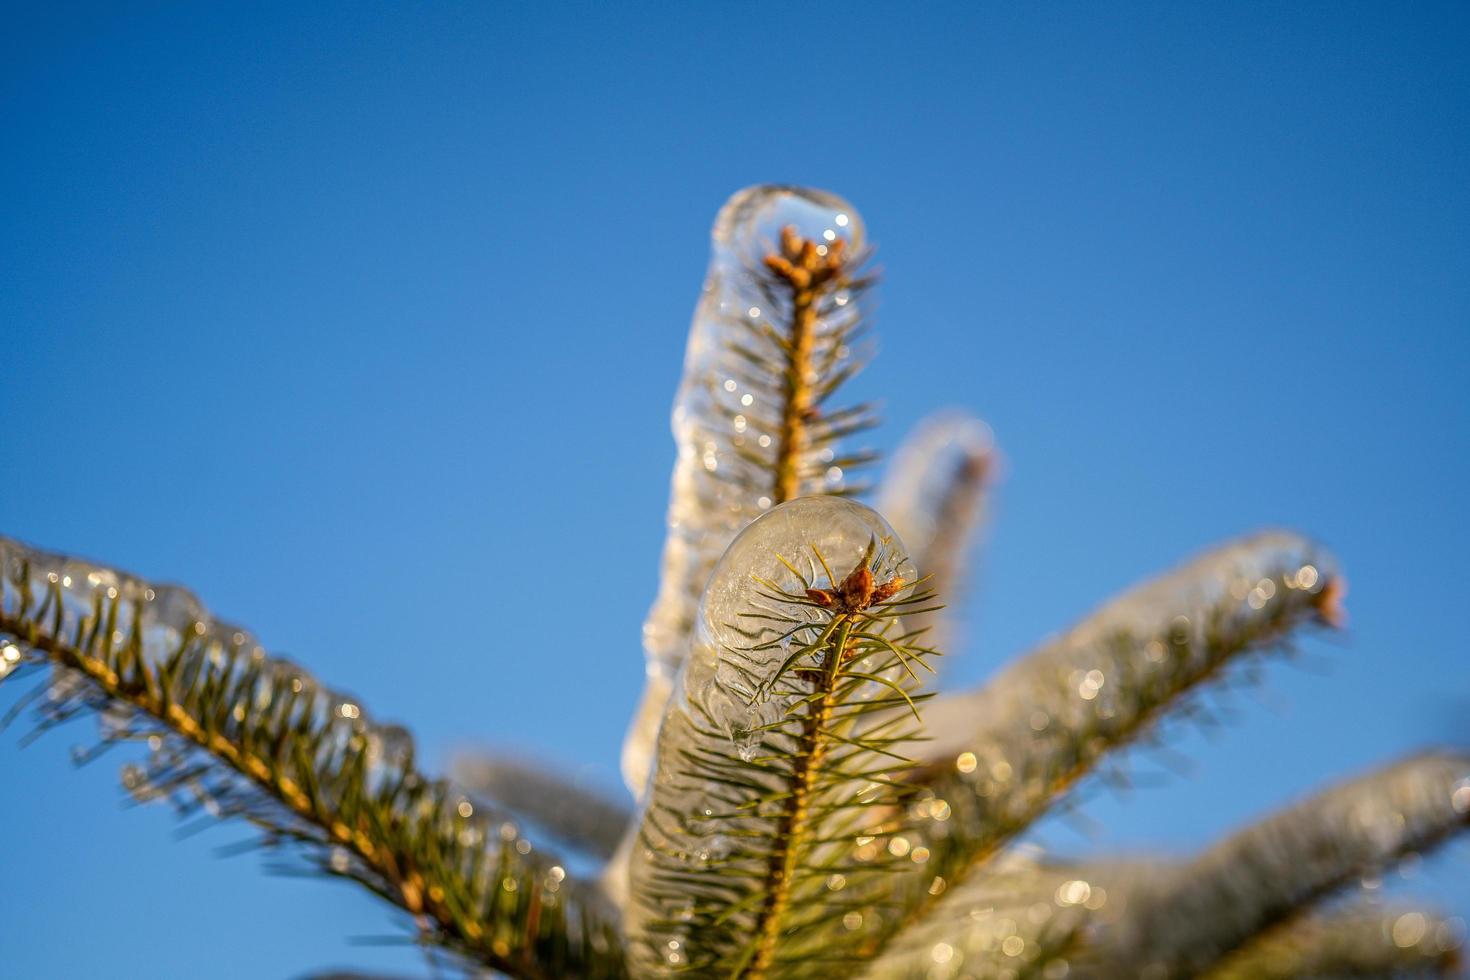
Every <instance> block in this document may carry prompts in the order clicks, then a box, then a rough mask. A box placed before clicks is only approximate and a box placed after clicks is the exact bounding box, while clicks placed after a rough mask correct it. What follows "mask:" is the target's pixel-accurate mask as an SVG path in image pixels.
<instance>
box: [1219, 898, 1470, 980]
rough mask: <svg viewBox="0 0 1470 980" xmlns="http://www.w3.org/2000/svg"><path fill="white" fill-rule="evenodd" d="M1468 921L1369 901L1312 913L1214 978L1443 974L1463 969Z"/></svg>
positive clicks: (1323, 979)
mask: <svg viewBox="0 0 1470 980" xmlns="http://www.w3.org/2000/svg"><path fill="white" fill-rule="evenodd" d="M1464 930H1465V924H1464V922H1462V921H1460V920H1457V919H1453V918H1447V917H1446V916H1443V915H1441V914H1439V913H1437V912H1433V911H1430V910H1426V909H1419V908H1407V907H1388V908H1381V907H1378V906H1375V905H1370V904H1368V903H1361V904H1360V905H1358V906H1354V907H1349V908H1343V909H1337V910H1334V911H1330V912H1323V913H1320V914H1317V915H1311V916H1308V917H1307V918H1305V919H1302V920H1301V921H1299V922H1293V923H1291V924H1289V925H1287V926H1284V927H1282V928H1281V929H1279V930H1276V931H1273V932H1271V933H1269V934H1267V935H1266V936H1264V937H1262V938H1261V939H1260V940H1259V941H1257V942H1253V943H1251V944H1250V945H1248V946H1246V947H1245V948H1243V949H1241V950H1240V951H1239V952H1238V953H1236V954H1235V955H1233V956H1231V957H1229V958H1228V959H1227V960H1226V962H1225V963H1223V964H1221V965H1220V966H1218V967H1216V968H1215V969H1213V970H1210V971H1209V973H1208V974H1207V977H1208V980H1329V978H1342V977H1402V978H1413V977H1418V978H1437V977H1452V976H1459V975H1460V966H1461V947H1462V946H1463V945H1464Z"/></svg>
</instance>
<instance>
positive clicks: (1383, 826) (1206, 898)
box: [1074, 752, 1470, 980]
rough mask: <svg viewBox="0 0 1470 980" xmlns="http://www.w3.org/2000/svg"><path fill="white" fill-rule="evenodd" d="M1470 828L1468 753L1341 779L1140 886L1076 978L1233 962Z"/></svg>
mask: <svg viewBox="0 0 1470 980" xmlns="http://www.w3.org/2000/svg"><path fill="white" fill-rule="evenodd" d="M1467 828H1470V755H1466V754H1462V753H1450V752H1435V753H1426V754H1424V755H1419V756H1415V757H1411V758H1409V759H1405V760H1403V761H1401V762H1398V763H1396V764H1394V765H1391V766H1388V767H1386V768H1384V769H1381V770H1379V771H1377V772H1373V773H1370V774H1368V775H1366V776H1362V777H1359V778H1357V779H1354V780H1351V781H1349V782H1346V783H1343V784H1340V785H1338V786H1335V787H1332V788H1330V789H1328V790H1326V791H1325V792H1322V793H1320V794H1318V795H1317V796H1315V797H1312V798H1310V799H1307V800H1306V801H1304V802H1302V803H1299V804H1297V805H1295V806H1292V807H1289V808H1287V809H1285V810H1283V811H1281V812H1279V813H1277V814H1275V815H1273V816H1271V817H1268V818H1267V819H1265V820H1263V821H1262V822H1260V823H1258V824H1256V825H1255V826H1252V827H1247V828H1246V829H1245V830H1242V831H1241V832H1239V833H1237V834H1235V835H1233V836H1231V837H1229V838H1226V839H1225V840H1224V841H1222V842H1220V843H1219V844H1217V845H1215V846H1214V847H1212V848H1210V849H1209V850H1207V851H1206V852H1204V853H1203V854H1201V855H1200V856H1199V857H1197V858H1195V859H1194V860H1192V861H1190V862H1188V863H1187V864H1185V865H1183V866H1181V867H1180V868H1178V869H1177V870H1176V872H1175V873H1174V874H1172V875H1170V876H1168V878H1167V879H1165V880H1164V881H1163V882H1162V883H1160V884H1159V885H1157V886H1155V887H1153V888H1151V889H1149V890H1147V891H1144V892H1140V893H1139V894H1138V895H1136V896H1134V897H1133V899H1132V901H1131V902H1130V903H1129V908H1128V913H1127V915H1126V916H1124V917H1123V918H1122V919H1121V920H1120V921H1119V923H1118V925H1117V927H1116V928H1115V929H1112V930H1110V931H1109V932H1107V933H1105V934H1101V935H1100V936H1099V938H1098V942H1097V943H1096V944H1094V945H1093V947H1092V948H1091V949H1090V951H1089V953H1088V955H1087V956H1086V958H1085V960H1084V961H1079V962H1078V963H1076V964H1074V965H1075V966H1077V967H1078V968H1079V969H1081V971H1082V972H1080V973H1078V974H1076V975H1078V976H1098V977H1114V976H1122V975H1124V973H1123V972H1122V971H1125V970H1135V971H1136V970H1140V969H1142V970H1146V971H1148V974H1149V976H1151V977H1153V978H1155V980H1168V978H1175V977H1193V976H1199V975H1201V974H1202V973H1203V972H1204V971H1206V970H1207V969H1209V968H1211V967H1216V966H1220V967H1222V968H1228V967H1229V965H1230V964H1229V961H1228V960H1227V961H1225V962H1223V963H1222V960H1224V958H1225V957H1228V956H1229V955H1230V954H1231V953H1234V952H1236V951H1242V954H1243V955H1244V951H1245V950H1247V949H1248V948H1249V944H1250V943H1252V942H1253V941H1259V940H1261V939H1264V938H1266V937H1270V936H1272V934H1273V932H1274V931H1275V930H1278V929H1282V928H1290V927H1291V926H1292V925H1293V924H1294V923H1295V922H1297V920H1298V919H1299V918H1300V917H1301V916H1303V915H1304V914H1307V913H1309V912H1310V911H1312V909H1313V908H1314V907H1315V906H1316V905H1317V904H1318V903H1320V902H1322V901H1324V900H1325V899H1327V898H1329V897H1331V896H1332V895H1334V894H1336V893H1337V892H1338V891H1340V890H1341V889H1343V888H1344V887H1346V886H1347V885H1348V884H1350V883H1352V882H1354V881H1357V880H1358V879H1360V878H1362V877H1364V876H1366V875H1370V874H1375V873H1378V872H1380V871H1382V870H1384V869H1385V868H1387V867H1391V866H1392V865H1393V864H1394V863H1395V862H1397V861H1398V860H1400V859H1402V858H1403V857H1404V856H1405V855H1408V854H1417V853H1422V852H1425V851H1428V850H1430V849H1432V848H1434V847H1436V846H1438V845H1439V844H1441V843H1443V842H1444V841H1445V840H1447V839H1448V838H1449V837H1451V836H1452V835H1455V834H1458V833H1463V832H1464V831H1465V830H1466V829H1467Z"/></svg>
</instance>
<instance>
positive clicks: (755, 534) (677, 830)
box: [628, 496, 918, 935]
mask: <svg viewBox="0 0 1470 980" xmlns="http://www.w3.org/2000/svg"><path fill="white" fill-rule="evenodd" d="M862 566H866V567H867V568H868V569H869V571H871V573H872V576H873V580H874V581H875V582H876V583H879V584H882V583H891V582H893V580H894V579H896V578H901V579H902V580H903V582H904V583H905V584H904V586H903V588H902V589H901V590H900V591H898V592H896V593H895V597H898V596H901V595H903V594H905V593H906V592H907V591H908V590H909V589H911V588H912V587H913V584H914V583H915V581H916V580H917V578H918V573H917V572H916V570H915V569H914V566H913V564H912V563H911V562H910V561H909V560H908V557H907V555H906V553H905V551H904V548H903V544H902V543H901V542H900V541H899V540H898V538H897V536H896V535H895V534H894V533H893V529H892V528H890V527H889V526H888V523H887V522H886V521H884V520H883V518H882V517H880V516H879V515H878V514H877V513H876V512H875V511H873V510H872V509H870V508H868V507H865V506H863V505H862V504H859V503H856V502H853V501H851V500H847V499H845V498H840V497H830V496H819V497H802V498H798V499H796V500H793V501H790V502H788V503H785V504H781V505H779V506H777V507H774V508H772V509H771V510H770V511H769V512H768V513H766V514H764V515H762V516H761V517H759V518H757V519H756V520H755V521H754V522H753V523H752V524H751V525H750V526H749V527H748V528H746V529H745V530H744V531H743V532H741V533H740V534H739V535H738V536H737V537H736V538H735V540H734V541H733V542H732V543H731V545H730V547H729V549H728V550H726V552H725V554H724V556H723V557H722V558H721V559H720V561H719V563H718V564H717V565H716V567H715V570H714V572H713V574H712V575H711V576H710V579H709V584H708V587H707V588H706V589H705V592H704V597H703V599H702V600H701V602H700V605H699V617H698V623H697V625H696V628H695V632H694V637H693V641H692V644H691V649H690V655H689V659H688V661H687V662H686V663H685V666H684V669H683V670H682V671H681V672H680V674H679V675H678V678H677V679H676V681H675V683H674V693H673V697H672V699H671V700H670V703H669V708H668V711H667V713H666V714H665V716H664V721H663V725H662V727H661V728H660V730H659V735H658V749H657V754H656V758H655V765H654V769H655V772H654V775H653V777H652V779H651V780H650V782H649V785H648V787H647V797H646V804H645V811H644V814H643V818H642V821H641V834H640V837H639V843H638V845H637V846H636V847H635V849H634V853H633V855H632V858H631V883H632V886H633V887H632V894H633V895H634V896H638V895H641V894H649V893H650V889H648V888H645V887H643V886H644V885H646V884H647V883H648V882H649V881H650V880H651V878H652V877H653V876H654V875H655V874H656V872H657V867H658V866H659V865H662V866H664V867H668V866H669V865H670V864H673V865H675V866H679V867H685V868H705V867H709V866H710V865H711V864H712V863H713V862H719V861H722V860H724V859H725V858H726V856H727V854H728V853H729V851H730V849H731V844H732V841H735V840H738V839H739V838H740V835H742V834H747V833H749V832H751V831H752V830H753V829H755V828H757V827H760V826H763V824H764V823H768V822H769V819H770V818H771V817H772V814H771V813H768V812H767V811H766V809H765V808H764V807H752V808H750V809H749V811H748V812H749V814H750V816H749V818H746V817H743V816H734V817H732V816H731V814H732V811H737V812H738V809H737V807H738V804H732V801H731V795H732V790H731V788H730V787H728V786H725V785H722V784H721V783H719V782H717V781H711V780H709V779H706V778H702V777H701V776H700V775H699V774H698V773H697V772H696V771H694V770H692V769H691V760H698V759H700V758H709V757H711V756H712V755H716V754H718V755H722V756H728V755H729V754H730V753H731V752H732V750H733V751H734V753H735V754H737V755H738V756H739V757H741V758H743V759H745V760H746V761H751V760H752V759H756V758H757V756H758V755H761V756H764V755H765V754H766V753H767V751H768V747H769V745H770V743H771V742H772V741H775V742H778V743H780V744H779V748H780V750H781V751H783V752H788V753H789V752H795V751H797V748H796V746H795V745H794V743H793V742H791V740H790V736H789V735H774V734H772V733H770V732H764V731H760V729H761V727H762V726H765V725H770V724H772V723H773V722H775V721H778V720H780V719H781V718H782V717H783V715H784V714H785V713H786V712H787V711H788V709H791V708H792V707H793V706H794V705H795V703H796V701H797V700H799V699H800V698H802V697H804V696H807V695H809V694H810V693H811V686H810V685H811V682H810V681H806V680H802V679H800V678H799V677H798V676H797V675H796V673H795V671H794V670H787V671H785V672H784V673H783V672H782V668H783V665H786V664H787V661H788V660H789V659H790V657H791V655H792V653H794V652H797V651H799V650H801V649H802V648H803V646H805V645H807V644H811V643H812V642H813V641H814V639H815V638H816V636H817V634H818V633H819V632H820V630H821V628H822V627H823V626H825V625H827V624H829V623H831V621H832V618H833V616H834V615H835V613H834V612H833V611H832V610H830V609H826V608H822V607H819V606H816V605H814V604H813V603H811V602H806V603H803V602H800V601H796V600H795V599H786V598H783V597H782V596H781V593H786V594H788V595H790V596H803V595H804V594H805V592H806V590H807V589H823V590H834V589H837V588H840V586H841V583H842V582H843V581H844V579H846V578H847V577H848V576H849V575H851V574H852V573H853V572H854V570H855V569H857V568H859V567H862ZM829 570H830V572H829ZM802 623H812V624H814V625H813V627H811V628H808V629H801V628H800V626H801V624H802ZM788 637H789V642H783V639H785V638H788ZM807 656H808V657H809V658H810V659H808V660H805V661H803V662H799V663H798V664H797V665H796V666H798V667H800V666H810V667H816V666H819V665H820V661H819V660H818V655H817V654H808V655H807ZM865 684H871V686H872V689H873V690H872V692H871V693H869V692H867V691H866V690H861V691H860V693H858V694H857V695H856V696H857V697H859V698H867V697H874V696H881V695H882V693H883V692H888V688H886V687H884V686H883V685H881V684H878V683H876V682H865ZM888 693H890V694H891V692H888ZM752 778H753V779H756V780H762V779H764V780H769V781H770V782H771V786H770V789H771V790H772V791H773V792H777V793H779V792H780V788H781V785H782V780H783V779H784V778H785V777H783V776H782V775H781V774H780V767H779V766H774V767H766V768H765V769H764V770H753V771H752ZM735 793H736V795H739V791H735ZM765 829H766V830H769V827H766V828H765ZM673 912H674V910H672V909H665V908H662V907H659V906H658V905H657V900H653V901H652V903H651V904H645V903H644V902H643V901H642V900H640V899H638V898H636V897H635V899H634V901H633V904H632V905H631V906H630V908H629V911H628V916H629V918H628V924H629V929H630V932H632V933H633V934H635V935H637V934H638V933H639V930H641V929H642V928H644V926H645V924H651V923H654V922H659V921H667V920H668V919H669V918H671V917H672V916H673ZM649 928H652V925H649Z"/></svg>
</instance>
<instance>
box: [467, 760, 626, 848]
mask: <svg viewBox="0 0 1470 980" xmlns="http://www.w3.org/2000/svg"><path fill="white" fill-rule="evenodd" d="M449 772H450V776H451V777H452V778H453V779H454V781H455V783H457V784H458V785H460V786H462V787H464V788H465V789H466V790H467V791H468V792H470V793H471V794H474V795H475V796H478V797H482V798H484V799H486V800H489V801H491V802H493V803H494V804H496V805H497V806H499V807H500V808H502V809H503V810H506V811H508V812H509V813H511V814H513V815H514V816H516V817H519V818H521V819H523V820H525V821H527V822H529V823H531V824H532V825H534V826H536V827H537V828H539V829H540V830H543V831H545V832H546V834H547V835H548V836H550V837H554V838H555V839H556V840H558V841H561V842H562V843H565V844H566V845H568V846H570V847H573V848H576V849H577V850H579V851H584V852H586V853H588V854H590V855H591V856H593V857H598V858H603V859H607V858H610V857H612V856H613V853H614V852H615V851H616V850H617V848H618V844H619V843H620V842H621V841H622V839H623V836H624V834H625V833H626V830H627V828H628V827H629V825H630V824H631V823H632V820H633V813H632V811H631V810H630V809H629V808H628V806H627V805H625V804H624V803H623V802H622V801H620V800H615V799H613V798H612V797H610V796H608V795H606V794H604V793H601V792H598V791H595V790H592V789H588V788H587V787H585V786H582V785H580V784H578V783H577V782H575V781H572V780H569V779H567V778H565V777H563V776H561V775H559V774H557V773H556V772H555V771H554V769H553V767H552V766H551V765H549V764H547V763H544V762H535V761H531V760H526V759H521V758H517V757H515V756H509V755H503V754H494V753H488V752H467V753H464V754H462V755H460V756H458V757H457V758H456V759H454V760H453V761H452V762H451V763H450V767H449Z"/></svg>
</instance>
